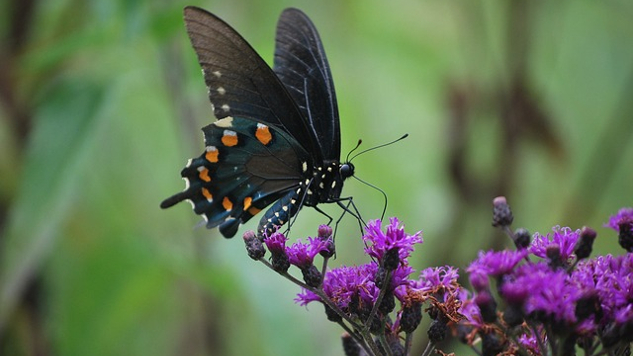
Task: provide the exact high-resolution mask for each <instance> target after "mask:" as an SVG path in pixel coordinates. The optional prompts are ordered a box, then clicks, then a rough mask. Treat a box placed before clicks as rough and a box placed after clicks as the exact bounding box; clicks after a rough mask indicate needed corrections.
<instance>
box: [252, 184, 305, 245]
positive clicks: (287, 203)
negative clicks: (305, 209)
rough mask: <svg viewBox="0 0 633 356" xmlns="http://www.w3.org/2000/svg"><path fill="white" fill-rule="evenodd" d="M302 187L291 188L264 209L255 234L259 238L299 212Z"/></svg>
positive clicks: (275, 229)
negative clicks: (264, 211)
mask: <svg viewBox="0 0 633 356" xmlns="http://www.w3.org/2000/svg"><path fill="white" fill-rule="evenodd" d="M301 194H302V188H298V189H297V190H292V191H290V192H288V193H287V194H286V195H284V196H283V197H281V198H280V199H279V200H277V202H275V204H273V205H272V206H271V207H270V209H268V210H267V211H266V213H265V214H264V216H262V219H261V220H260V221H259V226H258V227H257V235H258V236H259V237H260V238H261V237H264V236H269V235H270V234H272V233H273V232H275V231H277V229H278V228H279V227H281V226H283V225H284V224H286V223H287V222H288V221H289V220H290V219H291V218H292V217H293V216H295V215H296V214H297V212H299V209H300V207H301V202H300V201H299V199H300V196H301Z"/></svg>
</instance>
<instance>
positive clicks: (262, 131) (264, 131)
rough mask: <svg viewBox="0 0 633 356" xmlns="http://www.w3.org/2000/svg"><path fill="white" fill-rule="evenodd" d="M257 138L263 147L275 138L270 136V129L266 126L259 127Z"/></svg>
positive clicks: (256, 133) (259, 125) (256, 132)
mask: <svg viewBox="0 0 633 356" xmlns="http://www.w3.org/2000/svg"><path fill="white" fill-rule="evenodd" d="M255 137H257V140H258V141H259V142H261V143H262V144H263V145H267V144H268V143H269V142H270V140H272V139H273V136H272V135H271V134H270V129H268V126H266V125H261V124H258V125H257V130H256V131H255Z"/></svg>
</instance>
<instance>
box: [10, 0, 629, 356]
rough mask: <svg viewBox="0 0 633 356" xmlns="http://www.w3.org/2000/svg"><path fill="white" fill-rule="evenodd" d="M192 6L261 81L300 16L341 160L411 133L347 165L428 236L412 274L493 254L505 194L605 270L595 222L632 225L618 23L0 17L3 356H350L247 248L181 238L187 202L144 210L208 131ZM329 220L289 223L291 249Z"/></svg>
mask: <svg viewBox="0 0 633 356" xmlns="http://www.w3.org/2000/svg"><path fill="white" fill-rule="evenodd" d="M185 5H198V6H201V7H203V8H205V9H207V10H209V11H211V12H213V13H215V14H217V15H219V16H220V17H222V18H223V19H225V20H226V21H227V22H229V23H230V24H231V25H232V26H233V27H235V28H236V29H237V30H238V31H239V32H240V33H241V34H242V35H243V36H244V37H245V38H246V39H247V40H249V42H250V43H251V44H252V45H253V47H254V48H256V49H257V51H258V52H259V53H260V54H261V55H262V57H263V58H264V59H266V60H267V61H268V62H269V63H271V61H272V55H273V45H274V31H275V23H276V20H277V17H278V16H279V14H280V12H281V11H282V9H284V8H285V7H288V6H294V7H298V8H301V9H302V10H304V11H305V12H306V13H307V14H308V15H309V16H310V17H311V18H312V20H313V21H314V23H315V24H316V26H317V28H318V29H319V31H320V34H321V37H322V39H323V42H324V46H325V48H326V51H327V54H328V57H329V61H330V65H331V67H332V72H333V76H334V81H335V85H336V90H337V94H338V101H339V107H340V113H341V126H342V142H343V152H347V151H349V150H350V149H352V148H353V147H354V145H355V144H356V142H357V140H358V139H361V138H362V139H363V142H364V143H363V147H365V148H367V147H371V146H375V145H378V144H381V143H385V142H387V141H390V140H392V139H395V138H397V137H399V136H401V135H402V134H404V133H409V135H410V137H409V138H408V139H406V140H404V141H401V142H399V143H398V144H396V145H393V146H390V147H387V148H383V149H380V150H377V151H374V152H372V153H368V154H366V155H363V156H360V157H358V158H357V159H355V160H354V164H355V165H356V169H357V171H356V172H357V176H358V177H359V178H361V179H363V180H366V181H368V182H371V183H372V184H374V185H376V186H378V187H380V188H382V189H383V190H384V191H385V192H386V193H387V194H388V196H389V206H388V211H387V216H398V217H399V218H400V219H402V220H403V221H404V222H405V224H406V226H407V230H409V231H410V232H414V231H417V230H423V231H424V239H425V243H424V245H422V247H420V248H418V250H417V251H416V252H415V254H414V257H413V259H412V263H413V265H414V267H416V268H417V269H422V268H425V267H428V266H433V265H443V264H449V263H450V264H454V265H456V266H458V267H462V268H463V267H465V266H466V265H467V263H468V261H469V260H471V259H473V258H474V257H475V256H476V253H477V251H478V250H479V249H489V248H493V247H495V248H502V247H503V246H507V245H509V241H507V239H506V238H505V237H504V236H502V235H500V234H499V233H498V232H497V231H495V230H493V229H492V227H491V226H490V221H491V216H490V215H491V214H490V213H491V206H492V205H491V201H492V199H493V198H494V197H495V196H497V195H506V196H507V197H508V200H509V202H510V204H511V206H512V208H513V211H514V213H515V224H514V226H515V227H518V226H524V227H526V228H528V229H529V230H530V231H531V232H534V231H539V232H542V233H547V232H549V231H550V229H551V227H552V226H554V225H557V224H560V225H563V226H570V227H572V228H580V227H581V226H582V225H590V226H592V227H594V228H596V229H597V230H598V233H599V238H598V246H597V247H596V250H597V251H596V253H608V252H612V253H615V254H619V253H620V250H619V249H618V248H617V243H616V240H617V238H616V236H615V234H614V233H613V232H609V231H608V230H607V229H604V228H602V224H603V223H604V222H606V221H607V219H608V217H609V215H611V214H615V213H616V212H617V210H618V209H619V208H620V207H623V206H631V205H633V201H632V200H633V184H632V182H633V140H632V138H633V26H631V23H630V22H631V18H632V15H633V3H632V2H630V1H600V2H588V1H551V2H539V1H468V2H467V1H464V2H453V1H446V2H443V1H430V2H428V1H413V0H403V1H397V2H390V3H387V2H385V1H378V0H365V1H333V0H332V1H330V0H327V1H320V2H315V1H308V0H297V1H285V0H283V1H282V0H278V1H274V0H266V1H245V0H232V1H193V2H184V1H166V0H165V1H148V0H136V1H127V0H126V1H123V0H112V1H105V0H93V1H78V0H49V1H37V0H5V1H3V2H1V3H0V36H1V42H0V46H1V47H0V354H2V355H264V356H265V355H280V356H283V355H308V356H309V355H342V354H343V352H342V350H341V348H340V341H339V336H340V333H341V330H340V329H339V328H338V327H337V326H336V325H334V324H331V323H328V322H327V321H325V318H324V317H323V312H322V308H321V307H320V306H318V305H311V306H309V308H308V309H307V310H306V309H305V308H302V307H299V306H295V305H294V304H293V301H292V299H293V298H294V294H295V293H297V292H298V288H296V287H294V286H292V285H290V284H289V283H288V282H287V281H285V280H283V279H282V278H280V277H278V276H277V275H276V274H274V273H273V272H271V271H269V270H267V269H265V268H264V267H263V266H262V265H260V264H257V263H255V262H253V261H251V260H250V259H248V257H247V256H246V254H245V253H244V249H243V243H242V241H241V239H240V238H235V239H234V240H230V241H226V240H224V239H223V238H222V237H221V236H220V235H219V234H218V233H217V231H215V230H206V229H204V228H198V229H196V228H195V226H196V224H197V223H198V221H199V219H198V217H197V216H195V215H194V214H193V213H192V212H191V210H190V207H189V205H188V204H182V205H179V206H177V207H175V208H172V209H170V210H168V211H161V210H160V209H159V207H158V204H159V203H160V201H161V200H162V199H164V198H166V197H167V196H169V195H171V194H172V193H175V192H177V191H180V190H181V189H183V187H184V184H183V182H182V181H181V180H180V175H179V172H180V169H181V168H182V167H183V166H184V164H185V163H186V160H187V159H188V158H190V157H194V156H197V155H199V154H200V153H201V150H202V149H203V141H202V134H201V131H200V128H201V127H202V126H204V125H206V124H208V123H209V122H211V121H212V120H213V117H212V113H211V109H210V105H209V103H208V101H207V97H206V88H205V86H204V82H203V80H202V76H201V75H200V69H199V67H198V64H197V62H196V59H195V55H194V52H193V50H192V49H191V48H190V46H189V40H188V38H187V36H186V32H185V30H184V25H183V21H182V8H183V7H184V6H185ZM344 194H345V195H352V196H354V199H355V201H356V203H357V205H358V207H359V209H360V210H361V212H362V213H363V216H364V217H365V218H366V219H372V218H378V217H380V213H381V211H382V205H383V201H382V197H381V195H380V194H379V193H377V192H376V191H375V190H372V189H371V188H369V187H367V186H365V185H362V184H360V183H359V182H358V181H355V180H349V181H348V182H347V183H346V187H345V190H344ZM328 211H329V212H331V213H332V214H338V213H339V212H340V211H339V210H338V209H337V208H336V207H328ZM257 220H258V219H253V222H251V223H250V224H249V225H247V226H246V228H251V229H252V228H253V227H254V224H255V223H256V222H257ZM323 222H324V221H323V218H322V217H321V216H319V214H317V213H315V212H314V211H313V210H312V209H305V210H304V211H303V212H302V214H301V215H300V217H299V219H298V220H297V222H296V224H295V225H294V227H293V234H292V237H293V238H297V237H302V236H304V237H305V236H308V235H310V236H313V235H315V234H316V228H317V225H318V224H319V223H323ZM246 228H242V229H241V231H245V230H246ZM361 247H362V245H361V243H360V238H359V232H358V227H357V224H356V223H355V221H354V220H353V219H352V218H351V217H347V218H345V219H344V220H343V223H342V225H341V228H340V231H339V234H338V235H337V250H338V258H337V260H335V261H334V262H333V265H338V264H342V263H347V264H349V263H363V262H365V261H366V260H365V258H364V256H363V254H362V250H361ZM424 336H425V334H424V330H421V332H420V335H418V337H417V339H416V342H415V344H416V345H417V346H418V347H420V346H423V344H424V343H423V339H424Z"/></svg>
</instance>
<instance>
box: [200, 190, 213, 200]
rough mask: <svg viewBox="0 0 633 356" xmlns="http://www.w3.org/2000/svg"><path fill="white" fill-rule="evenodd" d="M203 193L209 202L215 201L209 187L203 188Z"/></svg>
mask: <svg viewBox="0 0 633 356" xmlns="http://www.w3.org/2000/svg"><path fill="white" fill-rule="evenodd" d="M202 195H204V197H205V198H207V200H208V201H209V202H211V201H213V195H212V194H211V192H210V191H209V189H207V188H202Z"/></svg>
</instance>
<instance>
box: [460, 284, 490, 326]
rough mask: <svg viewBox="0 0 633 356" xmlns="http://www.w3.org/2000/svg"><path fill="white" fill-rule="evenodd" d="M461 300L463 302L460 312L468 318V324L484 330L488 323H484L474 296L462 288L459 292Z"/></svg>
mask: <svg viewBox="0 0 633 356" xmlns="http://www.w3.org/2000/svg"><path fill="white" fill-rule="evenodd" d="M459 300H461V301H462V305H461V307H460V308H459V312H460V313H461V314H462V315H463V316H464V317H465V318H466V323H467V324H468V325H470V326H473V327H475V328H478V329H479V328H483V327H484V326H485V324H486V323H484V321H483V318H482V317H481V311H480V310H479V307H478V306H477V303H475V298H474V295H472V294H471V293H470V291H468V290H467V289H464V288H462V289H461V290H460V291H459Z"/></svg>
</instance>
